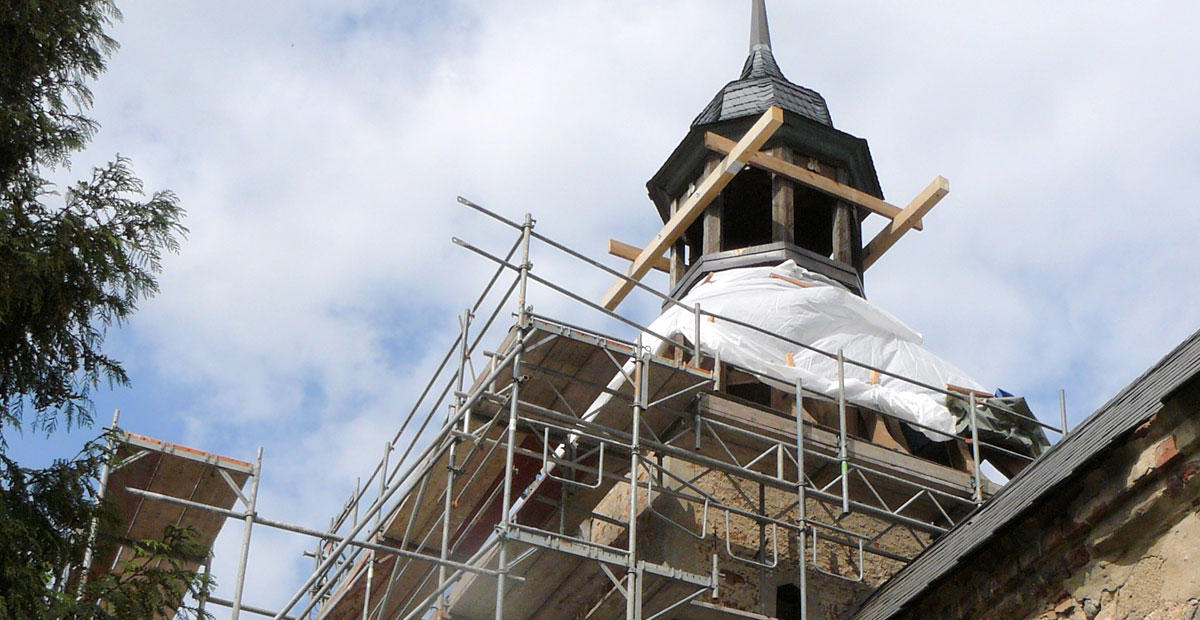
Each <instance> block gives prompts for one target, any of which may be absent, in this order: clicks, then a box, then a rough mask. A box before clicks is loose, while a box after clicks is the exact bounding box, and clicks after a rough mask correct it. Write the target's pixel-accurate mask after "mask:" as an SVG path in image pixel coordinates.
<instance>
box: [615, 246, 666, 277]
mask: <svg viewBox="0 0 1200 620" xmlns="http://www.w3.org/2000/svg"><path fill="white" fill-rule="evenodd" d="M641 251H642V248H639V247H638V246H636V245H630V244H628V243H624V242H622V241H617V240H616V239H609V240H608V253H609V254H612V255H613V256H616V257H617V258H623V259H625V260H634V259H636V258H637V257H638V254H640V253H641ZM650 268H651V269H656V270H658V271H662V272H664V273H671V261H670V260H668V259H667V257H665V256H659V257H658V260H656V261H654V262H653V263H651V265H650Z"/></svg>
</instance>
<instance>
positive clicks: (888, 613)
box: [847, 331, 1200, 620]
mask: <svg viewBox="0 0 1200 620" xmlns="http://www.w3.org/2000/svg"><path fill="white" fill-rule="evenodd" d="M1198 373H1200V331H1197V332H1196V333H1194V334H1192V336H1191V337H1190V338H1188V339H1187V340H1184V341H1183V343H1182V344H1180V345H1179V346H1178V347H1176V348H1175V350H1173V351H1171V352H1170V353H1168V354H1167V356H1166V357H1164V358H1162V359H1161V360H1159V362H1158V363H1157V364H1155V365H1154V366H1153V367H1151V368H1150V369H1149V370H1147V371H1146V372H1145V373H1143V374H1142V376H1140V377H1138V378H1137V379H1136V380H1134V382H1133V383H1131V384H1129V386H1128V387H1126V388H1125V389H1123V390H1121V392H1120V393H1119V394H1117V395H1116V396H1114V397H1113V398H1112V400H1110V401H1108V402H1107V403H1105V404H1104V405H1103V406H1102V407H1100V408H1099V409H1097V410H1096V412H1095V413H1093V414H1092V415H1091V416H1089V417H1088V419H1086V420H1084V421H1083V422H1082V423H1081V424H1080V425H1079V426H1078V427H1076V428H1075V429H1074V430H1072V431H1071V432H1070V433H1069V434H1068V435H1067V436H1066V438H1064V439H1063V440H1062V441H1059V442H1058V443H1057V444H1055V445H1054V447H1053V448H1051V449H1050V450H1049V451H1047V452H1046V453H1045V454H1044V455H1042V457H1041V458H1039V459H1038V460H1037V461H1036V462H1034V463H1033V464H1032V465H1030V466H1029V467H1027V468H1026V469H1025V471H1023V472H1021V473H1020V474H1019V475H1018V476H1017V477H1016V478H1013V479H1012V480H1011V481H1010V482H1009V483H1008V484H1006V485H1005V486H1004V488H1003V489H1001V490H1000V492H998V493H996V495H995V496H994V497H992V499H991V500H990V501H989V502H988V503H987V504H985V505H984V506H983V508H982V509H980V510H979V512H977V513H976V514H974V515H973V516H971V517H970V518H969V519H967V520H966V521H963V522H961V523H959V524H958V526H956V527H955V528H954V529H952V530H950V531H949V532H948V533H946V534H945V535H944V536H942V538H940V539H938V540H937V542H935V543H934V544H933V545H931V546H930V547H929V548H928V549H926V550H925V552H924V553H922V554H921V555H920V556H918V557H917V559H915V560H913V562H912V563H911V564H909V565H908V566H906V567H905V568H904V569H903V570H901V571H900V572H899V573H897V574H896V576H894V577H892V578H891V579H890V580H888V581H887V583H884V584H883V585H882V586H880V587H879V589H878V590H876V591H875V593H874V594H872V595H871V596H870V597H868V598H867V600H866V601H864V602H863V604H862V605H861V606H860V607H859V608H858V609H857V610H856V611H855V612H852V613H851V614H849V616H847V618H848V619H850V620H888V619H889V618H892V617H894V616H896V614H898V613H900V612H901V611H903V609H904V608H905V607H906V606H907V605H908V604H910V603H912V602H913V601H914V600H915V599H917V598H918V597H919V596H921V594H922V593H923V592H925V591H926V590H927V589H928V588H930V587H931V586H932V585H933V584H934V583H935V582H937V581H939V580H941V579H943V578H945V577H946V576H947V575H948V574H949V573H950V572H951V571H953V570H954V568H955V567H956V566H957V565H958V564H959V563H960V562H964V561H966V560H967V559H968V556H969V555H970V554H971V553H972V552H973V551H975V550H976V549H978V548H979V547H981V546H982V545H984V544H986V543H987V542H988V540H990V539H991V537H992V536H993V535H994V534H996V533H997V532H999V531H1000V530H1001V529H1002V528H1004V527H1005V526H1007V525H1008V524H1010V523H1013V522H1014V521H1015V520H1016V519H1017V518H1018V517H1019V516H1020V515H1022V514H1023V513H1024V512H1025V511H1027V510H1029V509H1030V508H1032V507H1033V506H1034V505H1035V504H1036V503H1037V502H1038V501H1039V500H1040V499H1041V498H1043V497H1048V496H1049V495H1050V494H1051V493H1053V492H1054V490H1055V489H1056V488H1057V487H1058V486H1059V485H1060V484H1062V483H1064V482H1066V481H1067V480H1069V479H1071V478H1072V477H1073V476H1074V475H1075V474H1076V473H1077V472H1079V471H1080V470H1081V469H1082V468H1084V467H1085V466H1086V465H1087V464H1088V462H1089V461H1090V460H1091V459H1092V458H1093V457H1095V456H1097V455H1098V454H1100V453H1101V452H1102V451H1104V450H1105V449H1106V448H1108V447H1109V446H1110V445H1112V443H1113V442H1114V441H1116V440H1117V439H1119V438H1120V437H1121V436H1122V435H1124V434H1125V433H1127V432H1129V431H1132V430H1133V429H1135V428H1137V426H1138V425H1140V424H1141V423H1142V422H1144V421H1146V420H1147V419H1148V418H1149V417H1150V416H1151V415H1153V414H1154V413H1156V412H1157V411H1158V410H1159V409H1160V408H1161V407H1162V401H1163V400H1164V399H1165V398H1167V397H1168V396H1169V395H1170V394H1171V393H1172V392H1174V391H1175V389H1176V388H1178V387H1179V386H1180V385H1181V384H1183V383H1184V382H1186V381H1188V380H1189V379H1191V378H1192V377H1194V376H1196V375H1197V374H1198Z"/></svg>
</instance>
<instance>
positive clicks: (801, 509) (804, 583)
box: [796, 379, 808, 620]
mask: <svg viewBox="0 0 1200 620" xmlns="http://www.w3.org/2000/svg"><path fill="white" fill-rule="evenodd" d="M796 480H797V483H796V495H797V496H798V500H797V501H798V502H799V503H798V504H797V508H796V509H797V511H798V513H799V519H798V521H799V525H800V552H799V553H798V554H797V556H798V557H799V558H800V620H808V564H807V561H806V560H805V552H806V551H807V549H808V504H807V498H806V497H805V495H806V493H805V491H804V489H805V481H804V386H803V385H802V383H801V381H800V379H796Z"/></svg>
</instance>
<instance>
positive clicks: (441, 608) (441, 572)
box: [437, 308, 471, 617]
mask: <svg viewBox="0 0 1200 620" xmlns="http://www.w3.org/2000/svg"><path fill="white" fill-rule="evenodd" d="M460 326H461V328H462V336H461V338H459V340H460V341H461V344H460V347H461V349H460V352H459V360H458V380H457V382H456V383H457V385H456V390H455V394H460V395H461V394H462V393H463V379H464V375H465V374H466V369H467V355H468V349H467V341H468V338H469V333H470V329H471V310H470V308H468V309H467V310H466V311H465V312H464V313H463V316H462V319H461V321H460ZM462 403H463V397H462V396H456V397H455V401H454V409H453V411H454V417H458V415H459V414H461V413H462V410H461V407H462ZM458 442H459V440H458V438H457V437H451V438H450V446H449V448H448V450H447V457H446V493H445V495H444V497H443V502H442V549H441V556H440V557H441V559H442V561H443V562H445V561H446V560H448V559H450V515H451V510H452V509H453V507H454V478H455V475H456V474H457V472H458V465H457V462H456V455H455V448H456V447H457V446H458ZM438 589H439V590H441V591H442V594H441V595H440V596H438V604H437V610H438V617H445V615H446V605H447V603H448V601H447V595H446V593H445V590H446V565H445V564H442V565H441V566H438Z"/></svg>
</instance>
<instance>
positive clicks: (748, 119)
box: [646, 0, 883, 296]
mask: <svg viewBox="0 0 1200 620" xmlns="http://www.w3.org/2000/svg"><path fill="white" fill-rule="evenodd" d="M743 6H744V5H743ZM749 43H750V45H749V48H750V49H749V53H748V54H747V56H746V60H745V63H744V65H743V66H742V72H741V74H740V75H739V76H738V77H737V79H735V80H733V81H732V82H729V83H727V84H725V86H724V87H723V88H721V90H720V91H719V92H717V94H716V96H714V97H713V98H712V100H711V101H709V103H708V105H707V106H705V107H704V109H703V110H702V111H701V112H700V114H699V115H698V116H696V118H695V119H694V120H693V121H692V124H691V128H690V131H689V132H688V135H687V137H685V138H684V139H683V141H682V142H681V143H680V144H679V146H678V147H676V149H675V152H673V153H672V154H671V156H670V157H669V158H668V159H667V161H666V162H665V163H664V164H663V166H662V167H661V168H660V169H659V171H658V172H657V173H656V174H655V175H654V177H653V178H651V179H650V182H649V183H647V184H646V188H647V190H649V193H650V198H651V199H652V200H653V201H654V203H655V206H656V207H657V208H658V211H659V214H660V215H661V216H662V218H663V221H664V222H669V221H670V219H671V217H672V216H673V215H674V212H675V210H676V209H677V208H678V207H679V205H682V204H684V203H685V202H686V200H687V199H688V197H689V196H690V195H691V194H692V193H693V192H694V191H695V190H696V189H697V188H699V187H700V186H701V184H702V181H703V180H704V179H706V178H708V177H709V176H710V175H711V174H712V173H713V172H714V171H715V170H717V169H718V168H719V167H720V165H721V162H722V161H723V158H724V153H723V152H719V148H718V147H719V145H720V144H721V143H723V142H729V141H733V142H735V143H736V141H737V140H739V139H740V138H741V137H742V136H743V135H745V134H746V132H747V131H749V129H750V128H751V126H752V125H754V123H755V122H756V121H757V120H758V119H759V118H760V117H761V116H762V115H763V114H764V113H765V112H767V111H768V110H770V109H771V108H779V109H780V110H781V111H782V113H783V122H782V125H780V126H779V128H778V129H777V130H776V131H775V132H774V133H773V135H772V136H771V137H770V138H768V139H767V141H766V142H765V143H764V144H763V145H762V146H761V147H760V148H759V149H758V150H759V151H760V152H761V153H762V154H763V155H764V156H767V157H771V158H772V161H773V162H775V163H780V162H782V164H783V165H784V166H792V167H794V168H800V169H801V172H802V173H803V174H804V175H810V176H815V177H824V179H823V180H822V181H821V182H819V183H817V185H818V186H826V187H827V186H829V185H830V184H832V185H837V186H841V187H843V188H848V189H849V190H853V191H855V192H859V193H862V194H867V195H869V196H872V197H875V198H880V199H881V198H882V197H883V194H882V192H881V191H880V189H879V179H878V177H877V176H876V174H875V166H874V164H873V163H872V161H871V154H870V151H869V150H868V149H867V143H866V141H865V140H862V139H861V138H856V137H854V136H852V135H850V134H847V133H845V132H842V131H839V130H837V129H835V128H834V126H833V120H832V119H831V118H830V115H829V107H828V106H827V105H826V103H825V98H824V97H822V96H821V95H820V93H818V92H817V91H815V90H812V89H810V88H805V87H803V86H801V85H799V84H796V83H794V82H792V81H791V80H788V79H787V77H786V76H784V74H783V71H781V70H780V69H779V64H778V63H777V62H776V61H775V54H774V52H773V50H772V48H771V31H770V27H769V26H768V25H767V3H766V0H751V2H750V41H749ZM793 177H794V175H793V176H788V175H785V174H783V173H780V172H777V171H775V170H773V169H769V168H767V167H764V166H755V165H752V166H750V167H748V168H746V169H744V170H739V171H738V172H737V173H736V175H735V176H734V177H733V178H732V179H731V180H729V181H728V184H727V185H725V186H724V187H723V189H722V190H721V191H720V193H719V194H718V195H716V196H715V197H713V198H711V199H710V200H709V202H708V203H707V206H705V207H704V211H703V212H702V213H701V214H700V215H699V216H694V217H695V219H692V220H689V221H690V222H691V223H690V224H689V226H688V228H687V229H686V230H685V231H684V232H683V234H682V237H681V238H680V239H679V240H678V241H677V242H676V243H675V244H674V245H673V246H672V249H671V258H670V260H669V266H670V276H671V285H672V294H673V295H680V296H682V295H684V294H686V293H687V291H688V289H689V288H691V286H692V285H694V284H695V283H696V282H698V281H700V280H701V279H703V278H705V277H707V275H708V274H709V273H712V272H714V271H720V270H723V269H731V268H736V267H746V266H749V265H752V264H757V265H766V264H779V263H782V262H784V261H787V260H792V261H795V262H796V264H797V265H799V266H801V267H803V268H805V269H807V270H809V271H812V272H815V273H819V274H821V275H823V276H825V277H827V278H829V279H832V280H834V281H837V282H840V283H841V284H842V285H844V286H845V287H846V288H847V289H849V290H851V291H853V292H855V293H858V294H862V291H863V284H862V275H863V270H864V269H865V263H864V253H863V243H862V227H861V220H862V218H863V217H864V215H865V212H864V211H863V210H862V209H860V208H858V207H857V206H856V205H855V204H853V203H850V202H848V201H846V200H844V199H842V198H841V197H840V196H839V195H837V193H836V192H835V193H829V192H826V191H824V190H821V189H817V187H816V186H813V185H811V184H804V183H800V182H797V181H795V180H794V179H793Z"/></svg>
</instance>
